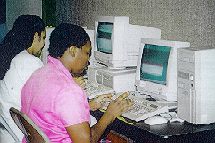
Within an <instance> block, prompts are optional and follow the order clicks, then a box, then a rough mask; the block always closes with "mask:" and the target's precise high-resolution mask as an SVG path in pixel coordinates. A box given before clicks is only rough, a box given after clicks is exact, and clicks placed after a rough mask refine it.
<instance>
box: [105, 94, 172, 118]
mask: <svg viewBox="0 0 215 143" xmlns="http://www.w3.org/2000/svg"><path fill="white" fill-rule="evenodd" d="M118 96H119V93H118V94H117V95H114V96H113V98H114V99H116V98H117V97H118ZM128 98H129V99H130V100H131V101H132V102H133V103H134V104H133V106H132V107H131V108H130V109H129V110H128V111H127V112H125V113H123V114H122V116H123V117H127V118H129V119H131V120H134V121H137V122H138V121H141V120H145V119H146V118H148V117H152V116H154V115H157V114H161V113H165V112H168V109H169V107H168V106H166V105H164V104H160V103H158V102H156V101H149V100H146V99H145V98H140V97H137V96H135V92H129V96H128ZM114 99H113V100H114ZM107 106H108V104H106V105H105V107H104V108H103V109H107Z"/></svg>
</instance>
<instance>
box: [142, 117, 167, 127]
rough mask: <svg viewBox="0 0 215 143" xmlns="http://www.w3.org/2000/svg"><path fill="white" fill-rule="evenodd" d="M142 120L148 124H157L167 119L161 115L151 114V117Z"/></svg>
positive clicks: (165, 121)
mask: <svg viewBox="0 0 215 143" xmlns="http://www.w3.org/2000/svg"><path fill="white" fill-rule="evenodd" d="M144 122H145V123H146V124H148V125H159V124H164V123H167V122H168V120H167V119H166V118H164V117H161V116H152V117H149V118H147V119H145V121H144Z"/></svg>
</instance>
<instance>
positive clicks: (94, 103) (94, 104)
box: [89, 94, 112, 111]
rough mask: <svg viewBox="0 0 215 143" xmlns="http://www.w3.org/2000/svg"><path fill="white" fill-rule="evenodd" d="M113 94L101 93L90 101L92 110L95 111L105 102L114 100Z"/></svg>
mask: <svg viewBox="0 0 215 143" xmlns="http://www.w3.org/2000/svg"><path fill="white" fill-rule="evenodd" d="M111 98H112V94H103V95H99V96H97V97H96V98H93V99H91V100H90V101H89V105H90V110H92V111H95V110H97V109H100V108H101V107H102V106H104V104H107V103H108V104H109V103H110V102H111V101H112V99H111Z"/></svg>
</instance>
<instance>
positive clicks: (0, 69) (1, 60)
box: [0, 15, 45, 80]
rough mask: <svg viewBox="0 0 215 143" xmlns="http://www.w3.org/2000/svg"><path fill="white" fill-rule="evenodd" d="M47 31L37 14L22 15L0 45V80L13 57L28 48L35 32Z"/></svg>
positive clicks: (39, 33)
mask: <svg viewBox="0 0 215 143" xmlns="http://www.w3.org/2000/svg"><path fill="white" fill-rule="evenodd" d="M42 31H45V24H44V22H43V20H42V19H41V18H40V17H39V16H36V15H20V16H19V17H18V18H17V19H16V20H15V22H14V24H13V27H12V29H11V30H10V31H9V32H8V33H7V34H6V36H5V38H4V40H3V41H2V43H1V45H0V80H2V79H3V78H4V75H5V73H6V72H7V71H8V69H9V68H10V63H11V61H12V59H13V58H14V57H15V56H16V55H17V54H19V53H20V52H21V51H23V50H26V49H28V48H29V47H30V46H31V45H32V43H33V39H34V34H35V33H36V32H37V33H38V35H39V36H40V35H41V32H42Z"/></svg>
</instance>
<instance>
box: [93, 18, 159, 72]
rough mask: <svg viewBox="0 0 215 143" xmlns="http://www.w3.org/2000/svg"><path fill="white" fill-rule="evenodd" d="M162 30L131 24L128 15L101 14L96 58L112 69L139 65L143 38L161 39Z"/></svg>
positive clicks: (97, 28)
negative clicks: (138, 60) (139, 53)
mask: <svg viewBox="0 0 215 143" xmlns="http://www.w3.org/2000/svg"><path fill="white" fill-rule="evenodd" d="M160 37H161V30H160V29H158V28H154V27H146V26H140V25H131V24H129V17H126V16H100V17H98V18H97V20H96V21H95V49H94V50H95V51H94V56H95V59H96V60H97V61H98V62H100V63H102V64H104V65H106V66H108V67H109V68H112V69H123V68H125V67H132V66H137V59H138V52H139V43H140V39H141V38H156V39H160Z"/></svg>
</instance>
